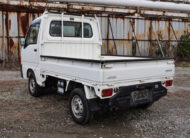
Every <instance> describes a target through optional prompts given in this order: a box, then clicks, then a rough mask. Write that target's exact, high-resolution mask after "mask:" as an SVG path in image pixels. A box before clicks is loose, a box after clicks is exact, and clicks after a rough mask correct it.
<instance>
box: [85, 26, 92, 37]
mask: <svg viewBox="0 0 190 138" xmlns="http://www.w3.org/2000/svg"><path fill="white" fill-rule="evenodd" d="M92 36H93V33H92V28H91V25H90V24H88V23H84V38H91V37H92Z"/></svg>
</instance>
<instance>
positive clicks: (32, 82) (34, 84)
mask: <svg viewBox="0 0 190 138" xmlns="http://www.w3.org/2000/svg"><path fill="white" fill-rule="evenodd" d="M35 88H36V83H35V80H34V78H30V91H31V93H34V92H35Z"/></svg>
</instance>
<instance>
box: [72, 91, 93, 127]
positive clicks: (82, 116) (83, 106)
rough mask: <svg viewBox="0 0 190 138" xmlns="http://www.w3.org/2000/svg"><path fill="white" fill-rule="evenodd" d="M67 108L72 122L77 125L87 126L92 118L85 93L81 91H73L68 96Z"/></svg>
mask: <svg viewBox="0 0 190 138" xmlns="http://www.w3.org/2000/svg"><path fill="white" fill-rule="evenodd" d="M69 108H70V113H71V115H72V118H73V120H74V121H75V122H76V123H79V124H83V125H84V124H87V123H88V122H89V120H90V119H91V118H92V112H91V111H90V109H89V106H88V102H87V100H86V97H85V93H84V91H83V90H82V89H80V88H76V89H74V90H73V91H72V92H71V94H70V96H69Z"/></svg>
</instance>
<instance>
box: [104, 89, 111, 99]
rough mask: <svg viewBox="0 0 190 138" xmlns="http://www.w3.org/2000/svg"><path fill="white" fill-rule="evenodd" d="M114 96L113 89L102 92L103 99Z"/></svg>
mask: <svg viewBox="0 0 190 138" xmlns="http://www.w3.org/2000/svg"><path fill="white" fill-rule="evenodd" d="M112 94H113V89H106V90H102V97H108V96H112Z"/></svg>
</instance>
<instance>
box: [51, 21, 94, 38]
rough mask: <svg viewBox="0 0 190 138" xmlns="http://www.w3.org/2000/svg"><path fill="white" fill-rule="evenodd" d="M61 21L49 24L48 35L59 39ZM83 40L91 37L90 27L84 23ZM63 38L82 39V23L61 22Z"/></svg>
mask: <svg viewBox="0 0 190 138" xmlns="http://www.w3.org/2000/svg"><path fill="white" fill-rule="evenodd" d="M61 28H62V27H61V21H52V22H51V24H50V35H51V36H53V37H61V36H62V31H61ZM83 28H84V29H83V30H84V38H91V37H92V36H93V32H92V27H91V25H90V24H89V23H84V27H83ZM63 36H64V37H78V38H81V37H82V23H81V22H72V21H64V22H63Z"/></svg>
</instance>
